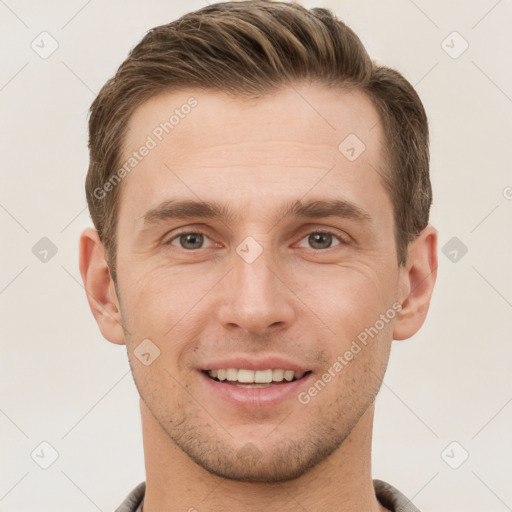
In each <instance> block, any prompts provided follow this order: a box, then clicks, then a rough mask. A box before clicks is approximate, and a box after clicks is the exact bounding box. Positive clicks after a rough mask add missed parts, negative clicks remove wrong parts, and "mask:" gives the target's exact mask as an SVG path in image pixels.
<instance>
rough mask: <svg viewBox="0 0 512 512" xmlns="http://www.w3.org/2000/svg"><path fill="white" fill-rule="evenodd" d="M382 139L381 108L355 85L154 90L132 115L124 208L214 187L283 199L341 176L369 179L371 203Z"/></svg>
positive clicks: (320, 188)
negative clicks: (244, 92) (260, 90)
mask: <svg viewBox="0 0 512 512" xmlns="http://www.w3.org/2000/svg"><path fill="white" fill-rule="evenodd" d="M383 142H384V141H383V133H382V128H381V124H380V123H379V116H378V114H377V111H376V109H375V107H374V105H373V103H372V102H371V100H370V99H369V98H368V97H367V96H366V95H365V94H363V93H361V92H360V91H355V90H353V91H347V90H333V89H328V88H326V87H323V86H307V85H301V86H299V85H296V86H289V87H286V88H283V89H282V90H279V91H276V92H273V93H270V94H268V95H266V96H263V97H260V98H257V99H254V98H253V99H248V98H246V97H240V96H230V95H228V94H226V93H221V92H217V91H204V90H197V89H196V90H194V89H190V90H179V91H172V92H164V93H160V94H158V95H156V96H154V97H152V98H150V99H149V100H148V101H146V102H145V103H143V104H142V105H141V106H139V107H138V108H137V109H136V110H135V112H134V113H133V115H132V116H131V118H130V120H129V123H128V130H127V135H126V139H125V144H124V148H125V151H124V155H123V160H124V161H127V160H128V159H129V158H130V155H132V154H133V153H134V152H136V153H139V156H138V157H137V162H134V163H136V165H135V166H134V167H133V170H132V171H131V172H130V173H129V175H128V176H127V177H126V178H125V179H124V181H123V184H122V185H123V193H122V194H121V208H124V209H125V210H126V208H127V205H128V204H129V205H130V208H132V207H133V208H134V210H137V213H138V214H139V215H143V214H144V211H146V210H148V209H150V208H152V207H155V206H156V205H157V204H158V203H159V202H161V201H162V200H163V199H165V196H166V195H169V196H173V197H175V196H176V195H181V196H188V197H189V198H194V196H195V199H198V198H201V199H205V200H208V199H212V198H215V199H217V198H219V195H220V196H224V197H225V199H226V201H229V202H230V203H235V202H238V203H239V204H240V206H242V205H243V204H244V202H245V203H246V202H247V200H249V199H251V198H254V197H256V196H258V195H259V196H260V197H262V196H263V195H265V194H267V195H268V193H269V192H271V191H274V192H275V191H276V190H280V191H281V192H280V193H281V194H286V191H288V192H289V197H287V199H298V198H299V197H296V196H297V194H299V196H300V195H304V194H306V193H307V188H310V189H313V188H314V189H315V190H314V192H316V193H317V194H318V193H322V192H324V193H327V194H328V195H329V194H330V195H331V196H334V195H336V194H334V193H333V190H334V187H338V185H341V184H343V186H344V188H340V189H339V191H340V192H341V195H344V194H348V195H350V194H351V193H354V191H355V190H356V189H360V191H361V190H362V188H363V187H366V188H369V189H370V190H369V193H368V194H367V195H368V197H367V202H368V203H371V202H372V201H374V200H375V194H379V193H380V194H383V193H384V190H383V188H382V183H381V179H380V176H379V174H382V173H383V172H384V170H383V161H382V155H383V154H384V152H383ZM144 146H145V147H148V148H150V149H149V150H145V151H143V152H144V153H145V156H143V157H142V158H141V157H140V153H141V152H142V151H140V150H142V149H143V147H144ZM131 158H134V157H131ZM229 194H232V195H231V196H230V195H229ZM372 196H373V197H372ZM142 203H143V204H142ZM278 206H279V205H278ZM387 206H389V205H387Z"/></svg>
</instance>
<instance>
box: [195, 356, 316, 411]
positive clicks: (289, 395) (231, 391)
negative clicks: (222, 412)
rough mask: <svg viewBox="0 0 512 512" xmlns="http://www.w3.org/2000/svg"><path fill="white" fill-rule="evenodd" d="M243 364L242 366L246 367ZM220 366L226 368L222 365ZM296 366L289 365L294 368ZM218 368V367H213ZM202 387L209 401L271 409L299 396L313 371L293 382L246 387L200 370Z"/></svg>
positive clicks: (250, 408)
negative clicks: (265, 386)
mask: <svg viewBox="0 0 512 512" xmlns="http://www.w3.org/2000/svg"><path fill="white" fill-rule="evenodd" d="M239 364H240V363H239ZM244 367H245V366H242V367H241V368H244ZM219 368H225V367H224V366H220V367H219ZM229 368H237V366H230V367H229ZM238 368H240V366H238ZM261 368H262V367H261V366H260V367H256V368H255V367H254V365H253V367H252V368H248V369H256V370H257V369H261ZM265 368H272V366H270V367H269V366H265ZM274 368H282V369H283V370H284V369H285V368H283V367H282V366H279V365H277V366H275V367H274ZM294 368H295V367H289V368H288V369H289V370H293V369H294ZM211 369H217V368H211ZM198 374H199V378H200V383H201V387H202V388H203V389H204V394H203V393H201V394H202V395H203V396H205V397H208V401H210V397H211V400H213V401H214V402H215V401H216V400H220V401H221V402H224V403H227V404H228V405H232V406H235V407H236V408H239V409H244V410H255V409H270V408H273V407H277V406H278V405H280V404H283V403H284V402H286V401H288V400H290V399H295V400H296V398H297V395H298V394H299V392H300V389H301V388H303V387H304V388H305V387H306V386H308V385H309V382H310V380H311V379H312V378H313V375H314V374H313V373H308V374H307V375H304V376H303V377H302V378H301V379H299V380H294V381H292V382H282V383H280V384H275V385H273V386H269V387H268V388H245V387H239V386H236V385H233V384H226V382H225V381H216V380H214V379H211V378H210V377H208V375H207V374H206V372H204V371H198Z"/></svg>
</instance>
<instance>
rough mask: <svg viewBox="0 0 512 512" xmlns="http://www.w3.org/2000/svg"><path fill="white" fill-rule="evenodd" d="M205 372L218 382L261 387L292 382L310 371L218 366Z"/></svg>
mask: <svg viewBox="0 0 512 512" xmlns="http://www.w3.org/2000/svg"><path fill="white" fill-rule="evenodd" d="M206 373H207V375H208V377H210V378H211V379H213V380H216V381H218V382H225V383H226V384H232V385H235V386H242V387H251V388H258V387H261V388H263V387H269V386H271V385H273V384H279V383H282V382H293V381H296V380H299V379H302V377H304V375H305V374H306V373H311V372H294V371H293V370H283V369H281V368H275V369H273V368H269V369H267V370H248V369H245V368H240V369H237V368H225V369H223V368H220V369H217V370H207V371H206Z"/></svg>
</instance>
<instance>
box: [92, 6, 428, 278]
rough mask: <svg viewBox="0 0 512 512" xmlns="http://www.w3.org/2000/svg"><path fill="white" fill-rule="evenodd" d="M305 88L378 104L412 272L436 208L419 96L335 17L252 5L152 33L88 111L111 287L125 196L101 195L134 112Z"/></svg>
mask: <svg viewBox="0 0 512 512" xmlns="http://www.w3.org/2000/svg"><path fill="white" fill-rule="evenodd" d="M300 81H310V82H316V83H319V84H323V85H326V86H327V87H335V88H338V89H339V88H344V89H356V90H359V91H362V92H364V93H365V94H367V95H368V96H369V97H370V98H371V100H372V101H373V103H374V105H375V107H376V109H377V111H378V113H379V116H380V120H381V122H382V127H383V131H384V134H385V138H386V140H385V143H386V148H387V150H386V151H385V154H384V155H383V159H384V160H385V162H386V164H387V165H386V166H385V167H386V168H387V169H388V171H387V172H386V173H385V174H383V175H382V178H383V183H384V186H385V187H386V190H387V191H388V193H389V195H390V198H391V200H392V203H393V209H394V211H393V214H394V219H395V239H396V251H397V259H398V263H399V265H402V264H404V263H405V262H406V258H407V247H408V244H409V242H410V241H412V240H414V239H415V238H416V237H417V236H418V234H419V233H420V231H421V230H422V229H424V228H425V227H426V226H427V224H428V219H429V210H430V205H431V202H432V190H431V185H430V178H429V133H428V122H427V116H426V113H425V110H424V108H423V105H422V103H421V100H420V98H419V96H418V94H417V93H416V91H415V90H414V88H413V86H412V85H411V84H410V83H409V82H408V81H407V80H406V79H405V78H404V77H403V76H402V75H401V74H400V73H399V72H397V71H395V70H393V69H390V68H388V67H385V66H381V65H378V64H376V63H375V62H373V61H372V60H371V59H370V57H369V55H368V53H367V52H366V50H365V48H364V46H363V44H362V43H361V41H360V39H359V38H358V37H357V35H356V34H355V33H354V32H353V31H352V30H351V29H350V28H349V27H348V26H347V25H345V24H344V23H343V22H342V21H340V20H339V19H337V18H336V17H335V16H334V14H333V13H332V12H331V11H329V10H327V9H323V8H313V9H310V10H308V9H306V8H304V7H302V6H300V5H298V4H296V3H286V2H273V1H270V0H248V1H242V2H224V3H217V4H213V5H209V6H207V7H204V8H202V9H199V10H198V11H195V12H191V13H188V14H185V15H184V16H182V17H181V18H179V19H178V20H176V21H173V22H172V23H169V24H167V25H161V26H158V27H155V28H153V29H151V30H150V31H148V32H147V34H146V35H145V36H144V38H143V39H142V40H141V41H140V42H139V43H138V44H137V45H136V46H135V47H134V48H133V49H132V50H131V51H130V53H129V55H128V57H127V58H126V60H125V61H124V62H123V63H122V64H121V66H120V67H119V69H118V70H117V72H116V74H115V76H113V77H112V78H110V79H109V80H108V81H107V82H106V84H105V85H104V86H103V88H102V89H101V91H100V92H99V94H98V96H97V97H96V99H95V100H94V102H93V103H92V105H91V109H90V119H89V152H90V164H89V170H88V174H87V178H86V186H85V188H86V195H87V203H88V206H89V211H90V214H91V217H92V220H93V222H94V225H95V227H96V229H97V231H98V234H99V237H100V239H101V241H102V243H103V245H104V246H105V249H106V253H107V259H108V263H109V267H110V271H111V273H112V277H113V279H114V281H115V280H116V278H115V276H116V273H115V255H116V225H117V212H118V205H119V198H120V192H121V188H122V187H121V184H120V186H117V187H113V188H112V190H111V191H110V192H109V193H108V194H103V196H100V197H98V193H97V191H98V190H101V189H102V187H103V186H104V184H105V183H106V182H107V181H108V180H109V179H112V176H113V175H114V174H115V172H116V170H118V168H119V166H120V165H121V158H122V152H123V143H124V141H125V138H126V127H127V125H128V121H129V118H130V116H131V115H132V114H133V112H134V110H135V109H136V108H137V107H138V106H140V105H141V104H142V103H143V102H144V101H146V100H148V99H149V98H151V97H152V96H155V95H156V94H158V93H161V92H163V91H172V90H177V89H186V88H191V87H198V88H202V89H207V90H218V91H223V92H227V93H232V94H234V95H237V96H249V97H256V98H257V97H260V96H262V95H264V94H267V93H271V92H273V91H276V90H277V89H279V88H282V87H285V86H286V85H287V84H290V85H291V84H293V83H295V82H300ZM340 142H341V141H340ZM95 191H96V193H95Z"/></svg>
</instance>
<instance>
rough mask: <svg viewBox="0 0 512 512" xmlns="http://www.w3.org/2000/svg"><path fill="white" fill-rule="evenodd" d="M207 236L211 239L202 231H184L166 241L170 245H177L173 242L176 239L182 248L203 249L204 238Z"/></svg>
mask: <svg viewBox="0 0 512 512" xmlns="http://www.w3.org/2000/svg"><path fill="white" fill-rule="evenodd" d="M205 238H207V239H208V240H209V237H208V236H206V235H205V234H204V233H201V232H199V231H198V232H196V231H194V232H183V233H179V234H178V235H176V236H174V237H173V238H171V239H170V240H168V241H167V242H165V243H166V244H168V245H175V244H173V242H174V241H175V240H176V241H177V242H178V243H179V246H178V247H180V248H181V249H187V250H194V249H202V248H203V247H201V246H202V245H203V242H204V239H205Z"/></svg>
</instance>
